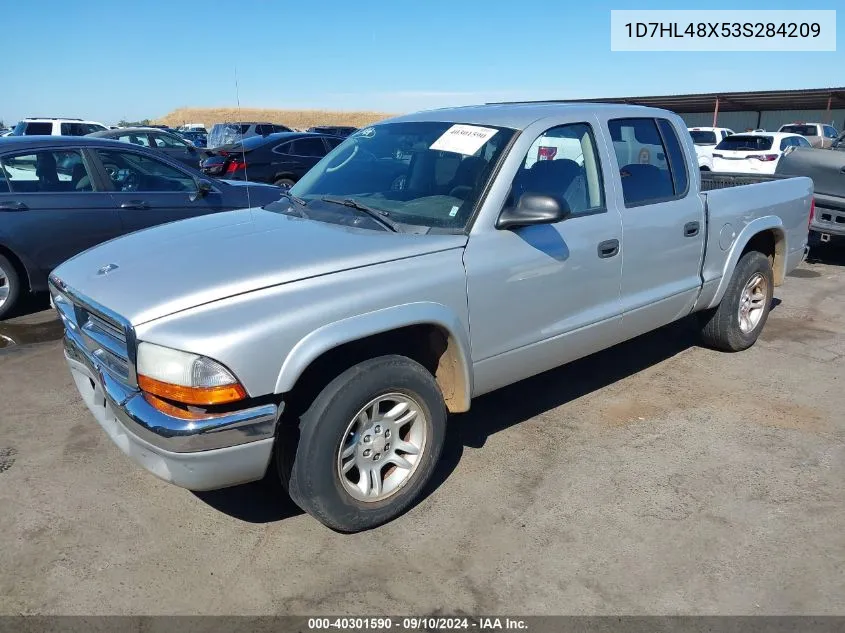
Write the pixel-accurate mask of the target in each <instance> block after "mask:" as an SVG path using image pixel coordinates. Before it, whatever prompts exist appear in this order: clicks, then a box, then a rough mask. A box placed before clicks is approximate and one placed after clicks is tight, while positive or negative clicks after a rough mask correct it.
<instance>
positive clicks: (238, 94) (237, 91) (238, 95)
mask: <svg viewBox="0 0 845 633" xmlns="http://www.w3.org/2000/svg"><path fill="white" fill-rule="evenodd" d="M235 101H236V102H237V105H238V134H240V137H241V158H242V159H243V162H244V180H245V181H246V204H247V206H248V207H249V217H250V218H251V217H252V203H251V201H250V195H249V173H248V172H247V165H246V150H245V149H244V137H243V132H241V131H240V130H241V123H242V122H243V121H241V118H242V117H241V91H240V88H239V86H238V65H237V64H235Z"/></svg>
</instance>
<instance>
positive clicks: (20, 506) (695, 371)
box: [0, 251, 845, 615]
mask: <svg viewBox="0 0 845 633" xmlns="http://www.w3.org/2000/svg"><path fill="white" fill-rule="evenodd" d="M776 297H777V299H778V300H779V301H778V302H777V306H776V307H775V308H774V310H773V312H772V314H771V317H770V320H769V322H768V324H767V326H766V329H765V331H764V333H763V336H762V338H761V340H760V341H759V342H758V343H757V345H756V346H754V347H753V348H752V349H750V350H748V351H747V352H743V353H738V354H724V353H719V352H714V351H710V350H707V349H703V348H700V347H697V346H696V338H695V333H694V331H693V329H692V327H691V325H692V323H691V322H689V321H685V322H682V323H679V324H675V325H673V326H670V327H667V328H664V329H662V330H659V331H657V332H655V333H652V334H650V335H647V336H644V337H641V338H639V339H637V340H635V341H632V342H629V343H626V344H624V345H622V346H619V347H616V348H613V349H611V350H608V351H605V352H603V353H601V354H598V355H596V356H593V357H590V358H588V359H584V360H582V361H579V362H577V363H574V364H572V365H569V366H568V367H565V368H562V369H558V370H555V371H552V372H549V373H546V374H543V375H541V376H538V377H536V378H533V379H530V380H527V381H524V382H521V383H519V384H517V385H514V386H511V387H508V388H506V389H504V390H501V391H499V392H496V393H494V394H491V395H489V396H485V397H483V398H481V399H479V400H478V401H476V402H475V403H474V405H473V409H472V411H471V412H470V413H468V414H464V415H460V416H454V417H453V418H452V419H451V421H450V432H449V438H448V442H447V448H446V452H445V455H444V459H443V462H442V464H441V468H440V469H439V471H438V474H437V477H436V481H435V482H434V484H433V485H432V486H431V489H430V490H429V492H428V494H427V496H426V497H425V499H424V500H423V501H422V502H421V503H420V504H419V505H417V506H416V507H415V508H413V509H412V510H411V511H409V512H408V513H407V514H406V515H404V516H402V517H400V518H399V519H398V520H396V521H394V522H392V523H390V524H389V525H386V526H384V527H382V528H379V529H376V530H373V531H370V532H367V533H363V534H358V535H352V536H344V535H340V534H336V533H334V532H332V531H330V530H328V529H326V528H324V527H323V526H322V525H320V524H319V523H317V522H316V521H315V520H313V519H311V518H309V517H308V516H307V515H303V514H302V513H301V512H300V511H298V510H297V509H296V508H295V507H294V506H293V505H292V504H291V502H290V501H289V500H287V499H286V497H285V495H284V493H283V492H282V491H281V489H280V487H279V486H278V485H277V484H276V483H275V482H273V481H272V480H267V481H264V482H260V483H257V484H250V485H247V486H240V487H238V488H232V489H229V490H225V491H217V492H214V493H202V494H193V493H191V492H188V491H186V490H182V489H179V488H176V487H174V486H170V485H168V484H166V483H164V482H161V481H159V480H157V479H155V478H154V477H153V476H152V475H149V474H147V473H146V472H144V471H143V470H141V469H140V468H139V467H137V466H135V465H134V464H133V463H132V462H130V460H129V459H128V458H126V457H125V456H124V455H123V454H122V453H120V451H119V450H118V449H117V448H116V447H115V446H113V445H112V443H111V441H109V440H108V438H107V437H106V436H105V434H104V433H103V432H102V431H101V430H100V428H99V427H98V426H97V425H96V423H95V422H94V420H93V419H92V418H91V417H90V415H89V413H88V411H87V410H86V409H85V407H84V405H83V404H82V402H81V401H80V399H79V398H78V397H77V395H76V392H75V389H74V387H73V384H72V382H71V379H70V376H69V373H68V370H67V367H66V366H65V363H64V359H63V357H62V353H61V346H60V344H59V342H58V341H56V340H52V341H47V342H40V343H33V342H32V341H33V340H38V339H44V338H53V339H54V338H55V337H56V336H57V335H58V328H56V327H55V325H53V324H51V321H52V315H51V313H50V312H47V311H42V312H36V313H33V314H30V315H28V316H24V317H19V318H18V319H14V320H13V321H12V322H11V323H9V322H7V323H6V324H3V325H0V340H3V341H5V343H0V345H3V344H5V345H7V347H6V348H5V349H4V350H0V613H7V614H8V613H14V614H17V613H24V614H34V613H37V614H171V613H180V614H206V613H207V614H266V613H274V614H281V613H293V614H300V615H301V614H343V613H349V614H362V615H384V614H393V615H395V614H413V615H422V614H431V613H435V612H440V613H452V614H454V613H482V612H486V613H500V614H523V615H526V614H550V613H567V614H702V613H709V614H787V613H789V614H817V615H820V614H842V613H845V529H843V526H845V443H844V441H845V385H843V376H845V372H843V370H845V257H843V256H842V253H841V252H839V253H837V252H834V251H830V252H827V253H822V261H817V260H813V259H811V261H810V263H805V264H803V265H802V267H801V268H799V269H798V270H797V271H795V273H793V274H792V275H791V276H790V277H789V278H787V280H786V283H785V284H784V285H783V286H782V287H780V288H778V289H777V291H776ZM39 332H40V333H39ZM4 336H5V339H3V338H2V337H4ZM12 343H18V344H17V345H12Z"/></svg>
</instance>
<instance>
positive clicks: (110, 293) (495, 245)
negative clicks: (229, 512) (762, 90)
mask: <svg viewBox="0 0 845 633" xmlns="http://www.w3.org/2000/svg"><path fill="white" fill-rule="evenodd" d="M406 154H409V156H408V157H407V160H406V158H405V155H406ZM397 156H398V157H399V158H397ZM720 182H721V181H715V180H714V181H707V180H705V181H704V186H703V183H702V174H701V173H700V171H699V169H698V161H697V158H696V154H695V149H694V146H693V143H692V138H691V137H690V135H689V134H688V133H687V131H686V126H685V125H684V123H683V121H682V120H681V119H680V118H679V117H678V116H676V115H674V114H672V113H670V112H666V111H665V110H658V109H651V108H643V107H638V106H620V105H594V104H586V105H585V104H508V105H489V106H480V107H468V108H454V109H442V110H435V111H431V112H421V113H417V114H410V115H407V116H402V117H398V118H395V119H390V120H387V121H384V122H382V123H379V124H378V125H373V126H371V127H368V128H365V129H362V130H359V131H358V132H356V133H355V134H353V135H352V136H350V137H349V138H348V139H346V140H345V141H344V142H343V143H342V144H340V145H339V146H338V147H337V148H335V149H334V150H333V151H332V152H331V153H329V154H328V155H327V156H326V157H325V158H323V159H322V160H321V161H320V162H319V163H318V164H317V165H316V167H314V168H313V169H312V170H311V171H309V172H308V173H307V174H306V175H305V176H304V177H303V178H302V179H301V180H300V181H299V182H298V183H297V184H296V185H295V186H294V187H293V188H292V189H291V190H290V191H289V192H286V193H285V194H284V198H283V199H282V200H280V201H278V202H274V203H272V204H269V205H267V206H266V207H264V208H258V209H245V210H242V211H233V212H228V213H219V214H214V215H207V216H203V217H200V218H195V219H190V220H184V221H181V222H174V223H172V224H167V225H164V226H159V227H157V228H152V229H147V230H143V231H139V232H137V233H133V234H131V235H128V236H125V237H122V238H118V239H115V240H113V241H110V242H107V243H105V244H103V245H101V246H99V247H95V248H93V249H91V250H89V251H87V252H85V253H83V254H81V255H78V256H76V257H74V258H73V259H71V260H69V261H67V262H65V263H64V264H62V265H61V266H59V268H58V269H57V270H56V271H55V272H54V274H53V275H52V276H51V280H50V283H51V289H52V295H53V301H54V303H55V305H56V308H57V309H58V311H59V313H60V315H61V317H62V319H63V320H64V324H65V334H66V336H65V355H66V357H67V361H68V364H69V365H70V370H71V374H72V375H73V378H74V380H75V382H76V385H77V387H78V389H79V393H80V394H81V397H82V400H83V401H84V402H85V404H86V405H87V406H88V407H89V409H90V410H91V413H92V414H93V416H94V418H95V419H96V421H97V423H99V425H100V426H101V427H102V428H103V430H104V431H105V432H106V433H107V434H108V435H109V436H110V437H111V438H112V439H113V440H114V442H115V444H116V445H117V446H118V447H120V449H121V450H123V451H124V452H125V453H126V454H128V455H129V456H130V457H132V458H133V459H134V460H135V461H136V462H138V463H139V464H140V465H141V466H143V467H144V468H146V469H148V470H149V471H150V472H152V473H154V474H155V475H157V476H158V477H161V478H163V479H165V480H167V481H170V482H173V483H174V484H177V485H179V486H183V487H185V488H190V489H198V490H203V489H211V488H220V487H224V486H232V485H235V484H240V483H243V482H247V481H251V480H255V479H260V478H262V477H264V476H265V474H266V473H267V471H268V467H269V465H270V464H271V463H273V464H275V466H274V468H275V469H277V470H278V474H279V476H280V477H281V480H282V482H283V483H284V485H285V486H286V487H287V489H288V491H289V493H290V496H291V497H292V498H293V500H294V501H295V502H296V503H297V504H299V505H300V506H301V507H302V508H304V509H305V510H306V511H308V512H309V513H311V514H312V515H313V516H314V517H316V518H317V519H319V520H320V521H322V522H323V523H325V524H326V525H328V526H330V527H331V528H334V529H336V530H341V531H357V530H363V529H367V528H370V527H373V526H376V525H379V524H380V523H383V522H385V521H388V520H390V519H392V518H394V517H396V516H397V515H399V514H400V513H402V512H403V511H405V510H406V509H407V508H409V507H410V506H411V505H412V504H413V503H415V502H416V500H418V499H419V497H420V493H421V491H422V490H423V488H424V487H425V485H426V484H427V483H428V481H429V479H430V477H431V475H432V472H433V470H434V467H435V464H436V463H437V460H438V458H439V456H440V452H441V449H442V447H443V442H444V438H445V436H446V424H447V417H448V413H459V412H462V411H467V410H468V409H469V408H470V405H471V403H472V400H473V398H475V397H477V396H479V395H481V394H484V393H487V392H489V391H492V390H494V389H498V388H499V387H502V386H504V385H507V384H510V383H514V382H517V381H519V380H522V379H524V378H527V377H529V376H532V375H534V374H538V373H540V372H543V371H546V370H548V369H551V368H553V367H555V366H557V365H560V364H563V363H567V362H569V361H571V360H574V359H576V358H579V357H582V356H585V355H587V354H591V353H593V352H596V351H598V350H600V349H603V348H606V347H610V346H612V345H615V344H617V343H620V342H621V341H624V340H626V339H629V338H631V337H634V336H637V335H639V334H642V333H644V332H648V331H649V330H653V329H655V328H658V327H660V326H662V325H665V324H667V323H670V322H672V321H675V320H677V319H680V318H682V317H685V316H687V315H691V314H693V313H697V314H698V315H699V318H700V321H701V328H702V333H703V339H704V341H705V342H706V343H707V344H709V345H712V346H714V347H717V348H719V349H723V350H728V351H737V350H742V349H745V348H747V347H749V346H751V345H752V344H753V343H754V342H755V341H756V340H757V337H758V336H759V335H760V332H761V330H762V329H763V327H764V325H765V323H766V318H767V316H768V314H769V309H770V306H771V301H772V296H773V292H774V288H775V286H777V285H779V284H780V283H782V282H783V279H784V276H785V275H786V274H787V273H788V272H789V271H791V270H792V269H793V268H795V267H796V266H797V265H798V264H799V263H800V261H801V259H802V257H803V256H804V252H805V246H806V244H807V225H808V220H809V216H810V213H811V209H812V204H813V185H812V181H811V180H810V179H809V178H800V177H799V178H788V179H780V180H776V181H772V182H762V183H759V184H748V185H744V186H736V187H729V188H714V189H710V187H716V186H718V185H719V184H720ZM708 189H709V190H708ZM713 362H718V360H714V361H713ZM454 423H456V424H460V420H459V419H455V420H454ZM274 456H275V459H273V457H274Z"/></svg>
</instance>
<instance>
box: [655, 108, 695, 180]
mask: <svg viewBox="0 0 845 633" xmlns="http://www.w3.org/2000/svg"><path fill="white" fill-rule="evenodd" d="M657 126H658V127H659V128H660V134H661V136H662V137H663V146H664V147H665V148H666V149H667V150H669V171H670V172H672V184H673V185H674V188H675V195H676V196H683V195H685V194H686V192H687V184H688V183H689V174H688V173H687V163H686V161H685V160H684V152H683V151H682V150H681V142H680V141H679V140H678V135H677V133H676V132H675V128H674V127H672V124H671V123H669V121H667V120H666V119H657Z"/></svg>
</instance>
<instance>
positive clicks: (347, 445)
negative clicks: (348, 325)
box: [276, 356, 446, 532]
mask: <svg viewBox="0 0 845 633" xmlns="http://www.w3.org/2000/svg"><path fill="white" fill-rule="evenodd" d="M445 433H446V406H445V404H444V401H443V396H442V394H441V393H440V389H439V387H438V386H437V382H436V381H435V380H434V377H433V376H432V375H431V374H430V373H429V372H428V371H427V370H426V369H425V368H424V367H423V366H422V365H420V364H419V363H416V362H415V361H413V360H411V359H409V358H406V357H404V356H381V357H378V358H374V359H371V360H367V361H364V362H362V363H359V364H357V365H355V366H353V367H351V368H350V369H348V370H346V371H345V372H343V373H342V374H341V375H340V376H338V377H337V378H335V379H334V380H333V381H331V382H330V383H329V384H328V385H327V386H326V387H325V388H324V389H323V390H322V391H321V392H320V393H319V395H318V396H317V397H316V398H315V399H314V401H313V402H312V404H311V406H310V407H309V408H308V410H307V411H306V412H305V413H304V414H303V415H302V416H301V417H300V419H299V439H298V442H297V445H296V446H295V447H291V446H285V445H284V440H283V439H282V438H280V440H279V441H278V442H277V450H278V451H280V452H282V453H284V452H285V451H290V453H289V455H290V454H292V461H291V460H290V459H285V456H284V454H281V455H277V460H276V462H277V464H279V465H280V467H281V468H284V469H285V470H286V471H287V469H288V468H289V472H283V473H281V474H282V480H283V481H287V485H288V492H289V493H290V496H291V498H292V499H293V500H294V502H295V503H296V504H297V505H299V506H300V507H301V508H302V509H303V510H305V511H306V512H308V513H309V514H311V515H312V516H314V517H315V518H316V519H318V520H319V521H321V522H322V523H323V524H325V525H326V526H328V527H330V528H332V529H335V530H338V531H341V532H358V531H361V530H366V529H369V528H372V527H375V526H377V525H380V524H382V523H385V522H387V521H389V520H391V519H393V518H395V517H396V516H398V515H399V514H401V513H402V512H404V511H405V510H407V509H408V508H409V507H410V506H411V504H413V503H414V501H415V500H416V499H417V498H418V497H419V495H420V493H421V492H422V490H423V488H424V487H425V485H426V483H427V482H428V481H429V479H430V478H431V475H432V473H433V472H434V467H435V465H436V464H437V460H438V459H439V457H440V452H441V450H442V448H443V440H444V437H445ZM285 464H288V466H285Z"/></svg>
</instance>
